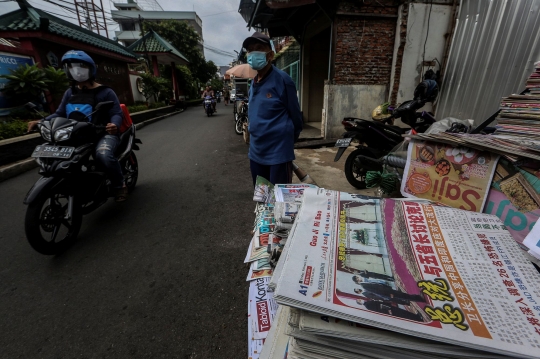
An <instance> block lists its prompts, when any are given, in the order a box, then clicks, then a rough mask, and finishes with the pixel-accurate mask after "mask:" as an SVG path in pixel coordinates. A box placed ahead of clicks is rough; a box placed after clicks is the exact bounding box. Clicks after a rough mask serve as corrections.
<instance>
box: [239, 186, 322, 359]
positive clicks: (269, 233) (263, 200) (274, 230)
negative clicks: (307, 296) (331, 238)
mask: <svg viewBox="0 0 540 359" xmlns="http://www.w3.org/2000/svg"><path fill="white" fill-rule="evenodd" d="M310 187H315V186H312V185H306V184H298V185H277V186H275V187H274V185H272V184H271V183H270V182H268V181H267V180H266V179H264V178H262V177H258V178H257V182H256V186H255V191H254V195H253V200H254V201H256V202H257V204H256V206H255V223H254V226H253V231H252V233H253V237H252V240H251V242H250V245H249V248H248V252H247V255H246V258H245V260H244V261H245V263H249V272H248V276H247V278H246V280H247V281H248V282H249V302H248V352H249V356H250V358H252V359H256V358H257V357H258V355H259V353H260V350H261V348H262V345H263V342H264V339H265V338H266V336H267V335H268V331H269V329H270V327H271V324H272V322H273V320H274V316H275V314H276V310H277V307H278V306H277V304H276V302H275V301H274V298H273V293H271V292H270V291H268V282H269V280H270V277H271V276H272V274H273V270H272V264H275V263H276V262H277V260H278V259H279V255H280V254H281V249H282V248H283V246H284V244H285V241H286V240H287V236H288V235H289V232H290V229H291V228H292V223H293V222H294V219H295V218H296V214H297V213H298V210H299V203H298V200H299V199H301V196H302V192H303V189H304V188H310ZM315 188H316V187H315ZM277 193H279V194H280V195H279V197H278V198H276V194H277ZM276 199H277V200H278V201H276ZM284 200H286V201H287V202H283V201H284Z"/></svg>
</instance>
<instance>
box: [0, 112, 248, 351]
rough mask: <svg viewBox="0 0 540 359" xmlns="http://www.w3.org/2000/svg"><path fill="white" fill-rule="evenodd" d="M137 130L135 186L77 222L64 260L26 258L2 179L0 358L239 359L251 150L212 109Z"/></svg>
mask: <svg viewBox="0 0 540 359" xmlns="http://www.w3.org/2000/svg"><path fill="white" fill-rule="evenodd" d="M218 106H219V107H218V111H219V112H218V114H217V115H216V116H213V117H211V118H207V117H206V116H204V114H203V110H202V108H199V107H197V108H190V109H188V110H187V111H186V112H184V113H182V114H179V115H176V116H174V117H171V118H168V119H166V120H163V121H161V122H157V123H155V124H152V125H150V126H148V127H145V128H143V129H142V130H141V131H139V132H138V135H139V138H141V140H142V141H143V145H142V146H141V151H139V152H138V153H137V155H138V157H139V163H140V174H139V182H138V184H137V189H136V190H135V192H134V193H133V194H132V196H130V198H129V199H128V201H127V202H125V203H122V204H116V203H114V202H113V201H109V202H108V203H106V204H105V205H104V206H102V207H101V208H99V209H98V210H97V211H95V212H93V213H91V214H89V215H88V216H85V217H84V222H83V227H82V229H81V233H80V235H79V238H80V239H79V241H78V242H77V243H76V244H75V245H74V246H73V247H72V248H71V249H70V250H68V251H67V252H66V253H64V254H62V255H60V256H55V257H48V256H43V255H40V254H38V253H36V252H34V251H33V250H32V249H31V248H30V246H29V245H28V243H27V242H26V239H25V236H24V227H23V218H24V214H25V210H26V207H25V206H24V205H23V204H22V200H23V198H24V196H25V194H26V192H27V190H28V189H29V188H30V187H31V186H32V184H33V182H34V181H35V180H36V179H37V178H38V175H37V170H33V171H31V172H28V173H25V174H23V175H20V176H18V177H16V178H13V179H10V180H8V181H6V182H2V183H0V203H1V205H0V333H2V334H1V335H0V348H1V349H0V357H1V358H105V357H106V358H246V357H247V350H246V345H247V321H246V315H247V308H246V307H247V290H248V286H247V283H246V282H245V276H246V275H247V268H246V267H245V266H244V264H243V259H244V256H245V254H246V250H247V246H248V244H249V240H250V227H251V224H252V221H253V208H254V205H253V202H252V201H251V197H252V195H253V192H252V184H251V179H250V174H249V163H248V160H247V146H246V145H245V144H244V143H243V142H242V140H241V136H238V135H236V134H235V133H234V128H233V121H232V107H231V106H229V107H225V106H224V105H223V104H218Z"/></svg>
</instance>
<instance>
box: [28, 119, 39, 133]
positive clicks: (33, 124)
mask: <svg viewBox="0 0 540 359" xmlns="http://www.w3.org/2000/svg"><path fill="white" fill-rule="evenodd" d="M40 121H41V120H35V121H28V132H31V131H33V130H34V129H35V128H36V126H37V124H38V123H39V122H40Z"/></svg>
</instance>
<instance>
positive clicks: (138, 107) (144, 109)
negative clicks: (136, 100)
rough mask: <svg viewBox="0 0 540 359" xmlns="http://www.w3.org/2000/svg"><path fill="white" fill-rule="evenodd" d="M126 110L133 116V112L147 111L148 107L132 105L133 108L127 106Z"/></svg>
mask: <svg viewBox="0 0 540 359" xmlns="http://www.w3.org/2000/svg"><path fill="white" fill-rule="evenodd" d="M127 109H128V111H129V113H130V114H134V113H135V112H141V111H146V110H148V107H147V106H146V105H133V106H127Z"/></svg>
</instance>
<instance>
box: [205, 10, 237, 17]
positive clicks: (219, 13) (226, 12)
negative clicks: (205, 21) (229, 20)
mask: <svg viewBox="0 0 540 359" xmlns="http://www.w3.org/2000/svg"><path fill="white" fill-rule="evenodd" d="M231 12H238V10H231V11H225V12H218V13H215V14H210V15H202V16H199V17H208V16H215V15H221V14H228V13H231Z"/></svg>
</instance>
